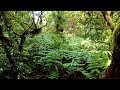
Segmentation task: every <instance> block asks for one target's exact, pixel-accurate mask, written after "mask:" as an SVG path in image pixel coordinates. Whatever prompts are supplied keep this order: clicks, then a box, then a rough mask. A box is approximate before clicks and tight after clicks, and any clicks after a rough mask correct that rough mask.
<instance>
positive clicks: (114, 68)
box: [102, 11, 120, 79]
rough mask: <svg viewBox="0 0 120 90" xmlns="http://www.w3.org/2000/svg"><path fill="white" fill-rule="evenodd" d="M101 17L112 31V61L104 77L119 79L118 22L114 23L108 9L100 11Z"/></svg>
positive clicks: (119, 26) (119, 30)
mask: <svg viewBox="0 0 120 90" xmlns="http://www.w3.org/2000/svg"><path fill="white" fill-rule="evenodd" d="M102 14H103V17H104V19H105V21H106V22H107V24H108V25H109V27H110V28H111V30H112V31H113V41H114V42H113V44H114V48H113V53H112V61H111V64H110V66H109V67H108V69H107V71H106V73H105V77H104V79H120V43H119V42H120V24H119V22H118V24H117V25H115V24H114V22H113V20H112V18H111V17H110V13H109V12H108V11H102Z"/></svg>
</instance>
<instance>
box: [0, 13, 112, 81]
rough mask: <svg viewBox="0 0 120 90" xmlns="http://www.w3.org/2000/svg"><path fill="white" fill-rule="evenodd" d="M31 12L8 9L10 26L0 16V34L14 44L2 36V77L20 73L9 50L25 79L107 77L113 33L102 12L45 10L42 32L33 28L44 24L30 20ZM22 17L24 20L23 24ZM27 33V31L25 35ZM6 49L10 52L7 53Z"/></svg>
mask: <svg viewBox="0 0 120 90" xmlns="http://www.w3.org/2000/svg"><path fill="white" fill-rule="evenodd" d="M46 12H47V11H46ZM41 13H42V11H41ZM74 14H75V15H74ZM7 15H8V16H7ZM10 15H11V16H10ZM13 16H14V17H16V18H13ZM28 16H29V13H28V12H22V11H21V12H19V11H18V12H12V11H11V12H6V17H8V19H9V18H10V17H11V18H13V20H12V19H10V20H8V22H9V21H11V22H10V25H12V29H10V30H7V29H8V28H7V29H6V26H5V25H4V23H5V21H4V22H3V21H2V20H1V23H0V25H1V27H2V28H3V32H2V30H1V32H2V33H1V32H0V37H3V36H2V35H4V36H5V37H6V38H9V39H8V40H11V43H12V44H11V46H9V44H8V45H7V46H6V47H7V48H6V47H5V45H3V44H4V42H2V41H3V40H2V39H1V41H0V78H2V79H3V78H7V79H14V78H15V79H19V78H20V76H19V75H20V74H18V73H16V72H14V70H12V68H11V63H10V62H9V61H10V60H9V59H10V58H9V57H7V56H8V53H10V55H11V59H12V60H13V61H14V62H15V66H16V67H17V69H19V70H20V71H21V72H22V75H23V76H24V78H25V79H102V78H103V77H104V74H105V71H106V70H107V68H108V66H109V64H110V61H111V56H112V55H111V53H112V49H111V48H112V44H111V41H110V40H111V37H112V33H111V30H110V29H109V28H108V26H107V25H106V23H104V20H103V18H101V14H100V12H90V11H89V12H87V11H86V12H82V11H81V12H74V13H73V12H67V11H66V12H63V11H61V12H59V11H56V12H52V13H51V14H48V16H47V14H45V15H43V16H44V17H45V16H46V18H47V20H46V21H47V25H46V26H44V27H42V32H39V33H38V32H37V31H35V32H32V30H34V28H35V29H36V28H38V27H41V26H42V24H40V25H38V26H37V25H36V27H35V26H34V25H32V24H31V23H32V18H31V17H30V16H29V17H28ZM60 16H61V17H60ZM4 18H5V17H3V19H4ZM59 18H62V19H60V20H59ZM78 18H79V19H78ZM93 18H94V19H93ZM17 19H19V20H17ZM22 20H23V21H22ZM20 21H21V22H22V23H23V22H24V23H25V24H23V25H22V24H20ZM88 22H89V23H88ZM11 23H12V24H11ZM8 24H9V23H8ZM30 24H31V26H30ZM58 26H59V28H58ZM28 27H29V28H30V30H29V28H28ZM26 28H28V31H29V33H28V32H27V29H26ZM61 28H62V29H61ZM9 33H10V35H11V36H9ZM25 33H27V34H26V35H24V34H25ZM31 33H32V34H31ZM20 35H24V38H25V39H24V38H23V39H24V43H23V45H22V47H23V48H22V49H21V51H20V50H19V49H18V47H19V43H20V40H19V39H22V37H21V36H20ZM16 41H17V42H16ZM6 44H7V43H6ZM5 50H8V51H10V52H7V53H6V52H5Z"/></svg>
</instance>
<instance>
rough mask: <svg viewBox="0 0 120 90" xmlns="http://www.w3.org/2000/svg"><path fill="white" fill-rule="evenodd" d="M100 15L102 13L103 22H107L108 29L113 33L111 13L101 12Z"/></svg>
mask: <svg viewBox="0 0 120 90" xmlns="http://www.w3.org/2000/svg"><path fill="white" fill-rule="evenodd" d="M101 13H102V15H103V17H104V19H105V21H106V22H107V24H108V26H109V27H110V29H111V30H112V32H113V30H114V28H115V24H114V22H113V20H112V18H111V12H110V11H101Z"/></svg>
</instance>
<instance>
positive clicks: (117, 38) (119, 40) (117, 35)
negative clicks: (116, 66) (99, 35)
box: [113, 23, 120, 47]
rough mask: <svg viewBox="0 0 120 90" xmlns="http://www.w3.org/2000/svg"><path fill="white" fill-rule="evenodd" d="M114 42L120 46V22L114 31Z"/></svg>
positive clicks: (116, 45)
mask: <svg viewBox="0 0 120 90" xmlns="http://www.w3.org/2000/svg"><path fill="white" fill-rule="evenodd" d="M113 44H114V46H115V47H120V23H119V24H117V26H116V27H115V29H114V31H113Z"/></svg>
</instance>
